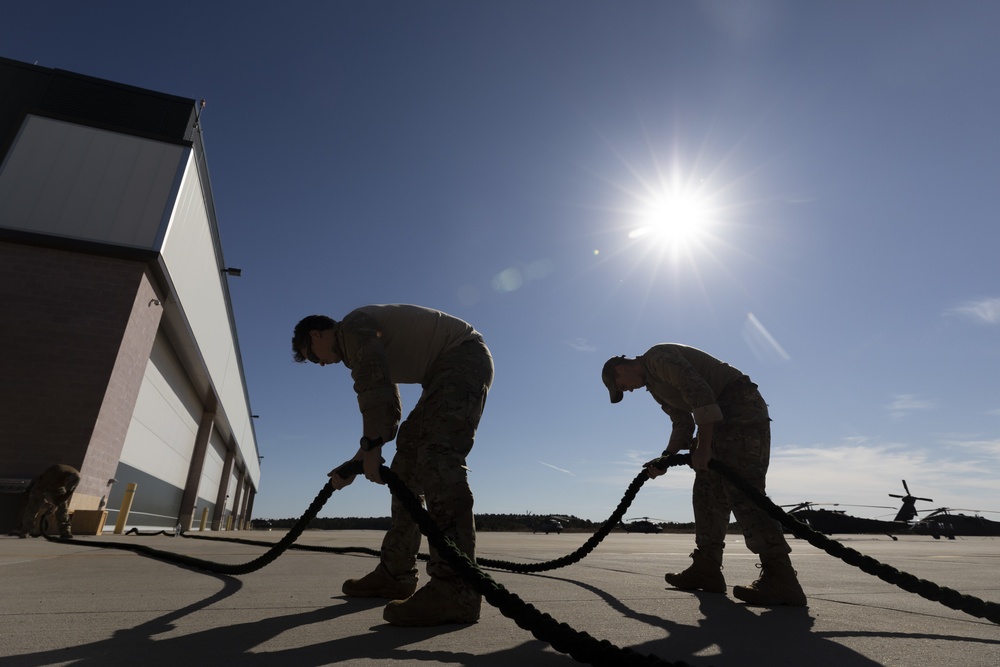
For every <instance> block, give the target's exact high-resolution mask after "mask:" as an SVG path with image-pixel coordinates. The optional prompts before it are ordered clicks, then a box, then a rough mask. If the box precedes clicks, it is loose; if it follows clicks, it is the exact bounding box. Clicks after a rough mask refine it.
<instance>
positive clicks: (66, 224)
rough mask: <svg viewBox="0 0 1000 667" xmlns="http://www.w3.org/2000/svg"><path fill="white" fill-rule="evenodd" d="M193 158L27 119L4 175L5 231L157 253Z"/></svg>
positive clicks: (181, 150) (139, 141)
mask: <svg viewBox="0 0 1000 667" xmlns="http://www.w3.org/2000/svg"><path fill="white" fill-rule="evenodd" d="M189 152H190V149H188V148H185V147H183V146H178V145H175V144H168V143H164V142H161V141H154V140H152V139H143V138H140V137H134V136H130V135H127V134H120V133H118V132H109V131H107V130H99V129H96V128H92V127H86V126H83V125H77V124H74V123H67V122H63V121H58V120H52V119H49V118H42V117H39V116H28V118H27V119H26V120H25V123H24V126H23V127H22V128H21V132H20V134H19V135H18V137H17V140H16V141H15V143H14V146H13V147H12V149H11V150H10V152H9V153H8V157H7V159H6V160H5V162H4V164H3V167H2V171H0V225H2V226H4V227H7V228H10V229H20V230H24V231H29V232H36V233H41V234H51V235H55V236H64V237H70V238H76V239H85V240H88V241H98V242H102V243H111V244H115V245H122V246H129V247H139V248H149V249H153V248H154V245H155V243H156V240H157V237H158V235H159V231H160V227H161V225H162V224H163V223H164V221H165V219H166V215H165V213H166V211H167V204H168V203H169V199H170V195H171V193H172V192H173V190H174V184H175V182H176V180H177V176H178V169H179V167H180V166H181V165H182V161H183V159H184V157H185V155H186V154H187V153H189Z"/></svg>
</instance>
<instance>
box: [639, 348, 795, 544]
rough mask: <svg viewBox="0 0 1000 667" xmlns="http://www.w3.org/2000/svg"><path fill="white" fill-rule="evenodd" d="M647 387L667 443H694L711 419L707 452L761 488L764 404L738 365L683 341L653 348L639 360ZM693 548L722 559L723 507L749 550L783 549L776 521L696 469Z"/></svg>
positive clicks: (767, 443) (767, 436)
mask: <svg viewBox="0 0 1000 667" xmlns="http://www.w3.org/2000/svg"><path fill="white" fill-rule="evenodd" d="M638 360H639V361H640V362H641V363H642V367H643V369H644V371H645V373H646V388H647V390H648V391H649V392H650V393H651V394H652V395H653V398H654V399H655V400H656V402H657V403H659V404H660V407H661V408H662V410H663V411H664V412H665V413H666V414H667V415H668V416H669V417H670V420H671V422H672V424H673V430H672V431H671V434H670V442H671V443H676V444H679V445H680V446H681V448H682V449H688V448H690V445H691V443H692V442H693V441H694V436H695V426H696V423H708V422H712V423H714V429H713V434H712V457H713V458H715V459H718V460H719V461H722V462H723V463H725V464H727V465H728V466H730V467H731V468H732V469H733V470H734V471H735V472H736V473H737V474H738V475H740V476H741V477H742V478H743V479H745V480H746V481H747V482H748V483H749V484H750V485H751V486H753V487H754V488H755V489H757V490H758V491H760V492H761V493H763V492H764V482H765V477H766V475H767V466H768V462H769V460H770V454H771V425H770V421H771V419H770V417H769V416H768V412H767V403H765V402H764V399H763V397H762V396H761V395H760V392H759V391H758V390H757V385H755V384H754V383H753V382H751V380H750V378H749V377H747V376H746V375H744V374H743V373H742V372H741V371H739V370H738V369H736V368H734V367H732V366H730V365H729V364H726V363H724V362H722V361H719V360H718V359H716V358H714V357H712V356H711V355H709V354H706V353H705V352H702V351H701V350H698V349H696V348H693V347H688V346H685V345H677V344H670V343H664V344H661V345H656V346H654V347H653V348H651V349H650V350H648V351H647V352H646V353H645V354H643V355H642V356H640V357H638ZM692 501H693V505H694V518H695V531H696V535H695V542H696V544H697V547H698V550H699V551H701V552H702V553H704V554H705V555H707V556H710V557H711V558H712V559H713V560H715V561H716V562H718V563H721V562H722V550H723V548H724V547H725V538H726V528H727V526H728V524H729V515H730V512H732V514H734V515H735V516H736V521H737V522H738V523H739V525H740V528H741V530H742V531H743V537H744V539H745V540H746V544H747V548H748V549H750V551H752V552H753V553H755V554H764V555H772V554H788V553H789V552H790V551H791V548H790V547H789V546H788V543H787V542H786V541H785V537H784V535H783V534H782V531H781V525H780V524H779V523H778V522H777V521H775V520H774V519H772V518H770V517H769V516H767V514H766V513H765V512H764V511H763V510H762V509H760V508H759V507H758V506H757V505H756V504H755V503H753V502H751V501H750V500H749V499H748V498H747V497H746V496H745V495H743V494H742V493H741V492H740V491H739V490H738V489H736V488H735V487H734V486H733V485H732V484H730V483H729V482H728V481H726V480H725V479H723V478H722V476H721V475H719V474H718V473H716V472H712V471H710V470H708V471H696V473H695V481H694V488H693V490H692Z"/></svg>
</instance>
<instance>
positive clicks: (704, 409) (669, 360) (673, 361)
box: [647, 346, 722, 424]
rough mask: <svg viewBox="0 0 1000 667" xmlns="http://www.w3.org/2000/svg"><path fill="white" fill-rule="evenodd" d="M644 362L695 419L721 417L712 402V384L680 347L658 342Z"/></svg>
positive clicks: (699, 422) (720, 418) (701, 422)
mask: <svg viewBox="0 0 1000 667" xmlns="http://www.w3.org/2000/svg"><path fill="white" fill-rule="evenodd" d="M647 362H648V363H649V364H650V365H651V366H652V367H653V368H654V369H655V370H656V371H657V372H658V373H659V374H660V376H661V377H662V378H663V379H664V380H666V381H667V382H669V383H670V384H671V385H673V386H674V387H675V388H676V389H677V391H678V392H679V393H680V395H681V397H682V398H683V399H684V402H685V403H687V404H688V405H689V406H691V411H692V413H693V414H694V421H695V423H698V424H708V423H711V422H717V421H721V420H722V408H720V407H719V404H718V403H717V402H716V396H715V392H714V391H712V387H711V386H710V385H709V384H708V382H707V381H706V380H705V378H704V377H702V375H701V373H699V372H698V370H697V369H696V368H695V367H694V366H692V365H691V362H689V361H688V360H687V358H685V357H684V355H683V354H681V353H680V351H678V350H677V349H676V348H674V347H670V346H662V347H661V348H660V349H658V350H657V353H656V354H654V355H652V357H651V358H649V359H648V360H647Z"/></svg>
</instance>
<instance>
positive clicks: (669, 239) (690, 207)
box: [628, 192, 712, 250]
mask: <svg viewBox="0 0 1000 667" xmlns="http://www.w3.org/2000/svg"><path fill="white" fill-rule="evenodd" d="M637 216H638V218H639V219H638V221H637V222H638V223H639V226H638V227H635V228H634V229H632V230H631V231H630V232H629V233H628V237H629V238H630V239H638V238H640V237H646V238H647V239H648V240H649V241H652V242H654V243H657V244H659V245H662V246H665V247H666V248H671V249H673V250H682V249H685V250H686V249H690V247H691V246H692V245H697V244H699V242H701V241H702V240H703V239H704V236H705V235H706V234H707V233H708V231H709V228H710V227H711V223H712V206H711V202H710V201H709V200H708V198H707V197H704V196H702V195H699V194H696V193H684V192H671V193H665V194H663V195H662V196H660V197H657V198H655V199H651V200H650V201H648V202H647V203H646V205H645V206H644V208H643V209H642V210H640V211H639V212H638V214H637Z"/></svg>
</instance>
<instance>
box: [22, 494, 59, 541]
mask: <svg viewBox="0 0 1000 667" xmlns="http://www.w3.org/2000/svg"><path fill="white" fill-rule="evenodd" d="M53 515H54V516H55V519H56V526H58V529H59V534H60V535H66V534H69V532H70V531H69V500H68V499H67V500H63V501H62V502H56V501H55V500H53V499H52V498H51V496H50V494H49V493H48V492H47V491H46V490H45V489H42V488H39V487H38V486H37V485H36V486H34V487H33V488H32V489H30V490H29V491H28V498H27V503H26V504H25V507H24V513H23V514H22V515H21V531H20V532H21V533H22V534H27V535H40V534H41V533H42V530H41V522H42V519H43V518H46V517H50V519H49V524H48V526H47V528H48V530H47V531H46V532H51V531H52V529H53V528H55V527H56V526H53V525H52V523H51V517H52V516H53Z"/></svg>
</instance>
